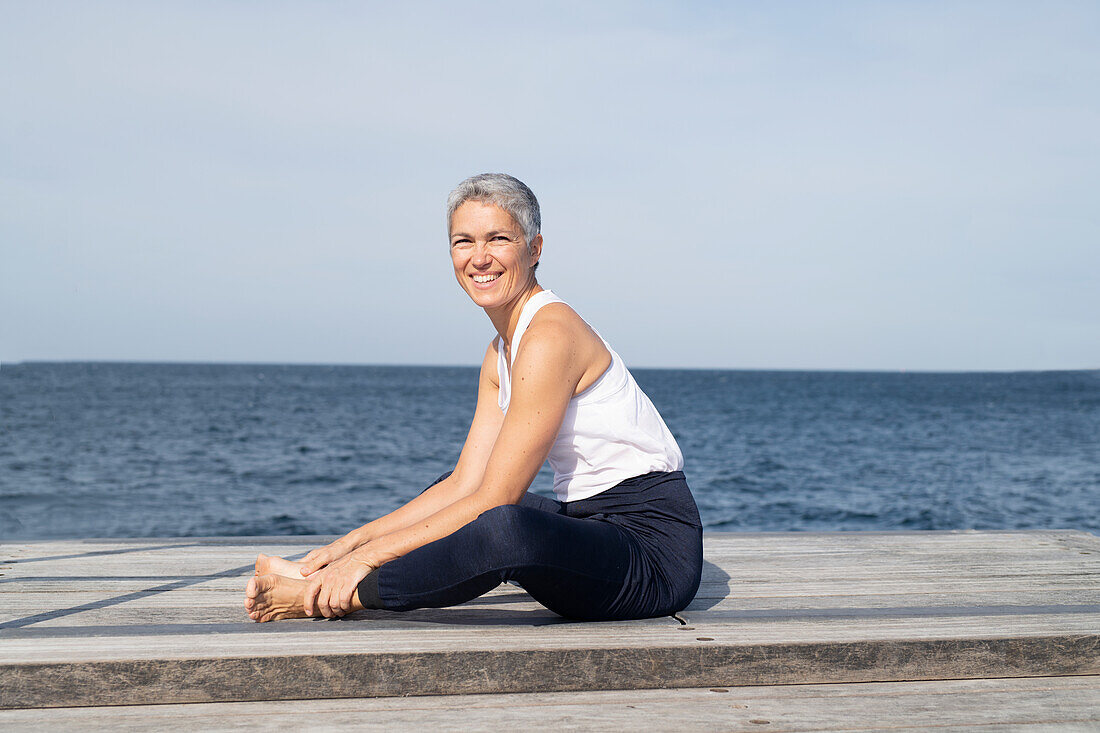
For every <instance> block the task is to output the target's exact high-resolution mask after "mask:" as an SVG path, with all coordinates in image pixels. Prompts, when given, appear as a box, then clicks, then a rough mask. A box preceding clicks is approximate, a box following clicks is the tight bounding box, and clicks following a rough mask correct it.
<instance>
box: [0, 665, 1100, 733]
mask: <svg viewBox="0 0 1100 733" xmlns="http://www.w3.org/2000/svg"><path fill="white" fill-rule="evenodd" d="M509 727H514V728H517V729H522V730H585V731H588V730H646V729H649V728H653V727H658V728H660V729H661V730H675V731H696V730H698V731H712V730H727V731H756V732H759V731H852V730H949V731H952V730H953V731H963V730H966V731H969V730H981V731H991V730H992V731H1004V730H1012V731H1040V730H1058V731H1095V730H1098V729H1100V677H1045V678H1034V677H1031V678H1016V679H994V680H952V681H937V682H880V683H859V684H835V685H785V686H760V687H725V688H715V689H713V690H712V689H708V688H702V689H700V688H687V689H676V690H620V691H607V692H551V693H529V694H516V695H457V696H451V695H448V696H435V697H384V698H367V699H363V698H359V699H340V700H301V701H286V702H251V703H195V704H190V705H135V706H118V707H93V708H51V709H23V710H0V729H3V730H12V731H16V730H62V731H63V730H73V731H88V730H112V731H139V730H140V731H146V730H168V729H172V730H203V731H223V730H265V731H266V730H315V729H324V730H328V731H343V730H464V731H481V730H494V731H495V730H501V729H507V728H509Z"/></svg>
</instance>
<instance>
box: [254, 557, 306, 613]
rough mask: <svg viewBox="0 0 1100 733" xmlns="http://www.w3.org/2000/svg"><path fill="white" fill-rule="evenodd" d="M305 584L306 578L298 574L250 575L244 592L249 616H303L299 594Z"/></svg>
mask: <svg viewBox="0 0 1100 733" xmlns="http://www.w3.org/2000/svg"><path fill="white" fill-rule="evenodd" d="M260 557H263V555H260ZM284 562H285V561H284ZM307 585H308V581H306V580H305V579H303V578H301V577H299V578H298V579H294V578H284V577H283V576H281V575H253V576H252V577H251V578H249V580H248V588H246V589H245V592H244V608H245V610H246V611H248V617H249V618H250V619H252V620H253V621H277V620H279V619H284V618H306V611H305V608H303V607H302V597H303V595H304V594H305V590H306V586H307Z"/></svg>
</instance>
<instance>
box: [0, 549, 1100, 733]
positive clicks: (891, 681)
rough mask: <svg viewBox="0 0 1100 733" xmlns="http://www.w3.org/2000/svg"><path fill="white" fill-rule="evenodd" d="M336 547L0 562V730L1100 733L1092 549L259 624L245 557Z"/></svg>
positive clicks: (877, 557) (836, 554) (787, 568)
mask: <svg viewBox="0 0 1100 733" xmlns="http://www.w3.org/2000/svg"><path fill="white" fill-rule="evenodd" d="M326 539H327V538H320V537H266V538H264V537H259V538H256V537H251V538H197V539H196V538H182V539H144V540H57V541H42V542H17V543H4V544H0V729H5V730H18V729H23V728H29V727H31V726H43V725H44V726H49V727H52V728H88V727H92V728H98V727H102V728H122V729H126V728H128V727H133V728H148V727H179V726H186V727H195V728H198V727H202V728H209V729H219V728H233V729H240V728H250V727H255V728H264V727H271V726H272V725H278V726H279V727H290V726H297V725H303V726H306V727H309V726H316V727H326V728H340V727H349V728H352V727H354V728H362V727H364V726H367V725H377V726H379V727H389V726H394V725H409V726H412V725H417V726H423V727H427V726H434V727H442V728H448V727H453V728H465V729H478V728H497V727H500V726H501V725H506V724H508V723H514V724H522V723H528V724H531V723H536V724H540V725H544V726H549V727H556V728H569V727H579V728H585V729H594V728H602V729H609V728H610V729H618V728H632V727H637V726H638V725H642V724H647V723H646V722H645V721H650V723H648V724H652V721H653V720H654V718H653V716H655V715H656V716H661V719H662V720H664V721H665V723H667V726H666V727H670V728H673V729H706V728H722V729H738V728H740V727H744V728H745V729H752V730H762V729H765V728H766V729H767V730H804V729H817V730H821V729H824V730H828V729H854V728H890V727H916V728H925V727H933V726H944V725H947V726H954V727H966V726H969V725H974V726H982V727H983V728H988V727H989V726H997V725H1003V726H1029V725H1034V726H1038V727H1043V726H1051V725H1057V726H1066V727H1071V728H1072V727H1079V728H1080V729H1082V730H1085V729H1096V728H1097V727H1100V682H1098V680H1100V677H1097V675H1100V538H1097V537H1095V536H1093V535H1089V534H1086V533H1083V532H1069V531H1065V532H1060V531H1036V532H913V533H835V534H804V533H763V534H756V533H753V534H750V533H738V534H709V535H707V537H706V540H705V547H706V550H705V555H706V559H707V563H706V566H705V569H704V577H703V585H702V588H701V589H700V591H699V595H698V596H697V598H696V599H695V601H694V603H692V605H691V606H689V607H688V608H687V609H686V610H685V611H684V612H682V613H681V614H679V616H678V617H675V618H674V617H667V618H658V619H648V620H644V621H631V622H613V623H579V622H569V621H564V620H562V619H560V618H558V617H556V616H554V615H553V614H551V613H550V612H548V611H546V610H545V609H543V608H541V607H540V606H539V605H538V604H536V603H534V602H533V601H532V600H531V599H530V598H529V597H528V596H527V595H526V594H525V593H524V592H523V591H522V590H520V589H519V588H515V587H512V586H507V585H506V586H502V587H501V588H499V589H497V590H496V591H493V592H492V593H490V594H488V595H486V596H484V597H482V598H479V599H476V600H474V601H471V602H470V603H467V604H464V605H462V606H459V607H456V608H451V609H438V610H423V611H414V612H409V613H404V614H398V613H391V612H384V611H365V612H361V613H358V614H354V615H352V616H349V617H347V618H344V619H340V620H324V619H319V620H314V619H309V620H301V621H284V622H275V623H270V624H254V623H252V622H251V621H249V620H248V618H247V616H246V615H245V613H244V610H243V605H242V601H243V589H244V585H245V583H246V580H247V576H248V575H250V574H251V572H252V563H253V561H254V559H255V556H256V553H257V552H261V551H262V552H266V553H269V554H279V555H284V556H300V555H302V554H304V552H305V551H306V550H308V549H310V548H312V547H315V546H317V545H318V544H320V543H322V542H324V541H326ZM119 706H126V707H119ZM761 721H763V722H761Z"/></svg>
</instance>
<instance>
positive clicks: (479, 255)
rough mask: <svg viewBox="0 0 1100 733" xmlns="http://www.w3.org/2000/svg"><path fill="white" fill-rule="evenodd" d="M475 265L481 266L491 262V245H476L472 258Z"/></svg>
mask: <svg viewBox="0 0 1100 733" xmlns="http://www.w3.org/2000/svg"><path fill="white" fill-rule="evenodd" d="M472 260H473V265H474V267H481V266H484V265H488V264H490V263H491V260H490V259H489V246H488V245H486V244H477V245H474V256H473V258H472Z"/></svg>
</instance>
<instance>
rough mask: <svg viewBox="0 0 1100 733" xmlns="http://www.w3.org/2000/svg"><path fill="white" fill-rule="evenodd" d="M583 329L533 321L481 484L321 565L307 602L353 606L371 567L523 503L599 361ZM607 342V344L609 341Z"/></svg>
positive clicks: (339, 609) (329, 607) (325, 608)
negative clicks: (576, 396) (580, 386)
mask: <svg viewBox="0 0 1100 733" xmlns="http://www.w3.org/2000/svg"><path fill="white" fill-rule="evenodd" d="M586 340H587V339H584V337H583V334H581V333H579V329H578V328H577V327H575V326H571V324H569V323H568V322H563V321H562V320H560V319H546V320H542V321H537V322H535V323H532V325H531V326H530V327H529V328H528V330H527V333H526V334H525V335H524V338H523V348H522V349H521V350H520V351H519V352H518V353H517V354H516V361H515V365H514V366H513V368H512V396H511V401H510V404H509V407H508V414H507V416H505V417H504V420H503V423H502V424H501V427H500V431H499V434H498V435H497V437H496V441H495V443H494V444H493V446H492V450H491V452H490V454H489V457H488V462H487V463H486V465H485V470H484V474H483V476H482V477H481V480H480V482H479V485H478V486H477V488H476V490H475V491H473V492H472V493H469V494H467V495H465V496H462V497H461V498H459V499H458V500H457V501H455V502H454V503H452V504H450V505H448V506H445V507H442V508H441V509H439V510H438V511H436V512H434V513H433V514H431V515H430V516H427V517H423V518H421V519H419V520H418V521H416V522H414V523H412V524H410V525H408V526H406V527H404V528H402V529H400V530H397V531H395V532H391V533H389V534H386V535H384V536H382V537H378V538H376V539H373V540H371V541H370V542H367V543H366V544H364V545H363V546H362V547H360V548H358V549H357V550H355V551H354V552H351V553H349V554H348V555H347V556H346V557H345V558H343V559H342V560H340V561H339V562H337V563H334V564H333V565H331V566H329V567H328V568H326V569H325V571H323V572H322V573H318V574H317V576H315V577H314V578H313V579H312V580H311V583H310V586H309V587H308V589H307V590H306V594H305V604H304V605H305V609H306V612H307V613H308V614H310V615H313V610H314V607H316V608H317V610H318V611H319V612H320V613H321V614H323V615H325V616H337V615H341V614H342V613H346V612H347V611H349V610H351V608H352V598H353V596H354V593H355V591H356V586H357V585H358V584H359V581H361V580H362V579H363V578H364V577H366V575H367V573H368V572H370V570H372V569H374V568H377V567H379V566H381V565H383V564H385V563H387V562H389V561H390V560H393V559H395V558H398V557H401V556H402V555H405V554H407V553H408V552H411V551H412V550H415V549H416V548H418V547H421V546H423V545H426V544H428V543H429V542H433V541H435V540H438V539H441V538H443V537H446V536H447V535H449V534H451V533H452V532H454V531H455V530H457V529H459V528H460V527H463V526H465V525H466V524H468V523H469V522H472V521H473V520H474V519H476V518H477V516H478V515H479V514H481V513H482V512H484V511H486V510H488V509H491V508H493V507H495V506H500V505H501V504H509V503H512V504H514V503H516V502H518V501H519V500H520V499H521V498H522V497H523V494H524V492H526V491H527V488H528V487H529V486H530V485H531V481H532V480H534V477H535V474H536V473H538V470H539V468H540V467H541V466H542V464H543V462H544V461H545V460H546V456H547V455H548V454H549V452H550V448H551V446H552V445H553V443H554V438H555V437H556V436H557V434H558V430H559V429H560V427H561V422H562V419H563V418H564V416H565V410H566V407H567V406H568V404H569V400H570V399H571V398H572V396H573V394H574V391H575V390H576V387H577V384H578V383H579V382H580V379H581V377H582V375H583V374H584V373H585V371H586V369H588V367H589V366H590V362H591V361H593V359H594V358H597V357H594V356H593V353H594V352H593V349H591V348H588V344H585V343H583V342H584V341H586ZM601 346H602V344H601Z"/></svg>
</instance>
